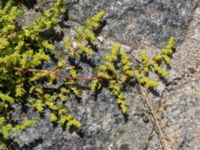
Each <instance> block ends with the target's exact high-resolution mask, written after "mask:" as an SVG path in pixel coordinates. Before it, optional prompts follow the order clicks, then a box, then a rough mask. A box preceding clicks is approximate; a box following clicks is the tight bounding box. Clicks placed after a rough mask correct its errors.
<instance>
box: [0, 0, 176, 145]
mask: <svg viewBox="0 0 200 150" xmlns="http://www.w3.org/2000/svg"><path fill="white" fill-rule="evenodd" d="M0 2H2V1H0ZM62 4H63V0H57V2H56V3H55V4H54V5H53V6H52V7H51V8H50V9H49V10H47V11H46V12H44V13H43V14H42V16H41V17H40V18H39V19H38V20H37V21H36V22H35V24H34V25H29V26H27V27H25V28H21V27H20V25H18V23H17V21H16V19H17V17H19V16H20V15H21V14H22V13H23V12H22V11H21V10H20V9H19V8H18V7H17V6H16V5H15V2H14V1H13V0H8V1H7V3H6V5H5V6H2V9H1V10H0V136H2V138H0V139H4V140H6V139H8V138H9V132H16V131H19V130H25V129H26V128H27V127H29V126H31V125H34V124H35V123H36V121H35V120H27V121H24V122H22V123H19V124H15V125H14V124H12V123H11V120H10V118H8V116H7V115H6V113H8V112H9V110H10V108H11V107H12V105H13V104H15V103H16V104H19V105H23V104H24V103H25V104H26V105H27V106H28V107H33V108H34V109H35V110H37V111H38V112H39V113H42V112H44V110H46V109H49V110H50V121H51V122H57V123H59V124H60V125H61V126H66V125H67V126H68V127H71V126H75V127H81V126H82V124H81V123H80V122H79V121H78V120H76V118H75V117H74V115H73V112H70V110H68V109H67V108H66V107H65V103H66V101H67V98H68V96H69V95H71V94H74V95H75V96H79V95H81V90H80V89H79V87H80V86H79V84H80V83H79V82H80V81H82V80H88V81H90V85H89V87H90V89H91V90H93V91H94V92H95V91H96V90H97V89H100V88H106V87H107V88H108V89H109V90H111V91H112V92H113V95H114V96H115V97H116V103H117V104H118V105H119V106H120V108H121V110H122V112H123V113H127V102H126V98H125V95H124V93H123V90H122V88H123V86H125V85H126V84H128V83H129V82H132V80H133V79H136V81H137V82H138V83H139V84H142V85H144V86H145V87H146V88H148V89H149V88H154V87H156V86H157V85H158V81H153V80H151V79H150V78H149V75H148V74H149V72H150V71H151V72H155V73H157V74H158V75H159V76H160V77H162V78H165V77H167V76H168V73H167V71H166V70H164V69H163V68H162V67H161V64H162V63H163V62H165V63H166V64H167V65H168V64H169V63H170V55H172V52H173V51H172V48H173V45H174V38H173V37H171V38H170V40H169V43H168V44H167V46H166V47H165V48H163V49H162V51H161V54H156V55H155V56H154V57H153V58H149V57H148V56H147V54H146V52H145V51H142V52H141V60H140V61H139V63H138V64H137V65H132V63H131V61H130V60H129V57H128V55H127V53H126V51H125V50H122V49H121V46H120V44H116V45H115V46H114V47H113V49H111V51H110V53H109V54H108V55H106V56H105V58H104V60H105V61H104V63H103V64H99V66H98V67H97V68H93V69H94V72H96V74H95V75H94V76H92V77H87V76H79V70H78V69H77V65H78V64H70V63H69V59H74V60H76V59H79V58H80V57H81V56H82V55H85V56H86V57H88V58H92V57H93V53H94V51H93V49H92V48H91V43H93V42H95V41H96V36H95V33H94V31H95V30H97V29H98V28H99V27H100V23H101V19H102V18H103V16H104V14H105V13H104V12H103V11H100V12H99V13H97V14H96V15H94V16H92V17H90V18H88V19H87V20H86V21H85V24H84V25H83V27H80V28H77V30H76V32H75V35H74V36H71V37H69V38H65V39H64V40H63V41H64V44H65V46H66V50H65V51H64V52H61V53H60V54H59V55H58V56H57V58H58V61H56V62H55V61H52V55H51V54H54V53H56V52H55V49H56V48H55V46H54V45H53V44H52V43H50V42H49V41H47V40H45V39H44V38H43V37H42V36H41V34H40V33H41V32H42V31H45V30H47V29H50V28H52V27H53V26H54V25H57V23H58V20H57V18H58V16H59V15H60V14H62V13H64V12H65V11H66V10H65V9H64V8H63V7H62ZM65 56H67V59H66V57H65ZM52 62H53V65H52ZM44 63H46V64H48V63H49V64H51V66H54V67H53V68H44ZM135 66H137V67H135ZM63 72H67V73H63ZM60 78H62V79H63V80H62V82H61V83H60V82H59V79H60ZM57 83H60V85H59V87H57V88H56V89H53V88H52V87H53V86H54V85H57ZM105 84H106V85H105ZM0 145H4V144H3V140H2V142H1V143H0Z"/></svg>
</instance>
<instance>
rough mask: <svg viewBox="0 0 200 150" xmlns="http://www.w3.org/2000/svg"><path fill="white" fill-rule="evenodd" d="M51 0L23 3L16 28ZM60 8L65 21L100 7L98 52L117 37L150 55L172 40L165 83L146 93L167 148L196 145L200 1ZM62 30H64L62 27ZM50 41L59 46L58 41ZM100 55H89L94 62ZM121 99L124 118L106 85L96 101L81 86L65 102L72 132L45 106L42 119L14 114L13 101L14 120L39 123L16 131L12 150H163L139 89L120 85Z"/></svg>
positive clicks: (86, 2) (76, 0)
mask: <svg viewBox="0 0 200 150" xmlns="http://www.w3.org/2000/svg"><path fill="white" fill-rule="evenodd" d="M53 1H54V0H46V1H45V3H44V1H42V0H38V1H37V3H36V4H34V6H33V7H32V8H29V9H28V8H26V7H25V10H26V11H25V19H24V20H25V21H24V22H23V25H24V26H25V25H28V24H31V23H32V22H33V21H34V20H35V19H36V18H37V17H38V16H39V15H40V13H41V12H42V11H44V10H45V9H47V8H49V6H50V5H51V4H52V2H53ZM65 5H66V7H68V8H69V16H68V18H69V21H71V22H72V24H79V23H80V22H82V21H83V20H84V19H85V18H87V17H88V16H91V15H93V14H95V13H96V12H98V11H99V10H102V9H103V10H105V11H106V16H105V18H104V20H105V21H106V25H105V27H104V28H103V31H102V33H101V34H100V35H99V37H98V38H99V40H100V41H101V43H102V45H101V46H100V49H105V50H107V49H109V48H110V47H112V45H113V44H114V43H115V42H121V43H123V45H122V46H123V48H124V49H126V50H127V52H129V53H130V55H132V57H135V55H136V56H137V53H138V51H135V50H134V49H139V50H141V49H143V48H145V49H147V50H148V53H150V54H152V53H155V52H154V51H155V50H158V49H159V48H160V47H162V46H163V45H165V44H166V41H167V40H168V37H169V35H174V36H175V37H176V39H177V46H176V52H175V54H174V55H173V59H172V65H171V69H170V70H169V72H170V76H169V79H168V80H167V84H164V83H163V84H161V85H160V86H159V87H158V89H157V90H158V93H159V94H158V95H157V96H155V95H153V94H149V95H148V97H149V101H150V102H151V103H152V105H153V106H154V108H155V109H156V110H157V111H158V114H157V115H158V119H159V121H160V123H161V125H162V126H163V132H164V133H165V135H166V136H168V138H169V139H168V140H167V141H168V146H169V147H171V148H174V149H173V150H176V149H177V150H198V149H200V143H199V141H200V132H199V131H200V117H199V116H200V94H199V93H200V76H199V74H200V44H199V43H200V0H176V1H173V0H105V1H94V0H71V1H67V2H66V3H65ZM66 22H68V21H65V22H64V23H66ZM61 30H62V31H63V32H65V33H66V32H67V31H68V29H66V28H65V27H63V29H61ZM101 43H100V44H101ZM57 45H58V47H59V45H60V47H62V42H60V43H59V42H58V43H57ZM104 52H105V51H102V52H99V53H98V54H96V55H97V56H96V57H95V59H94V60H93V61H94V64H97V63H98V60H99V59H100V57H102V56H103V55H104V54H103V53H104ZM82 67H83V73H89V74H90V73H91V72H90V71H87V70H88V68H89V67H90V66H88V65H87V64H86V63H83V64H82ZM126 97H127V100H128V105H129V113H128V114H129V119H128V121H127V120H126V117H125V118H124V116H123V115H122V114H121V112H120V110H119V109H118V107H117V105H116V104H115V99H114V98H113V97H112V95H111V93H110V92H109V91H107V90H103V91H102V92H101V93H100V94H99V95H98V97H97V98H95V97H94V96H93V95H92V93H90V92H89V91H87V90H85V91H84V92H83V95H82V99H81V100H80V101H77V100H75V99H74V98H73V97H71V99H72V100H73V101H71V103H68V104H67V106H68V107H69V108H71V109H72V110H73V112H75V113H76V114H75V116H76V117H77V118H78V119H80V121H81V122H82V123H83V125H84V127H83V128H82V129H81V130H78V131H77V130H74V131H73V130H69V129H68V128H67V129H63V128H61V127H59V126H55V127H54V126H53V125H52V124H51V123H50V122H49V119H48V116H49V112H48V111H46V112H45V115H44V116H43V117H42V118H41V117H40V116H39V114H38V113H36V112H34V111H33V110H28V112H27V113H26V114H24V113H19V112H20V108H19V106H15V108H16V110H15V111H16V112H17V113H13V117H14V118H16V119H19V120H20V118H21V119H22V118H23V119H24V118H28V119H31V118H37V120H38V124H37V125H36V126H34V127H31V128H29V129H27V130H26V131H25V132H23V133H22V134H18V135H17V137H16V138H15V140H14V141H13V142H12V143H11V149H33V150H44V149H48V150H51V149H52V150H107V149H108V150H117V149H119V150H162V149H163V147H162V144H161V141H160V139H159V136H158V134H157V132H155V131H156V130H153V129H155V128H156V127H155V125H154V124H153V123H152V117H151V115H150V114H149V113H148V111H147V108H146V106H145V104H144V103H143V101H142V98H141V96H140V94H139V93H138V91H137V90H136V89H133V88H131V87H130V88H128V87H127V92H126ZM150 137H151V138H150ZM169 141H170V142H169ZM170 143H174V144H170Z"/></svg>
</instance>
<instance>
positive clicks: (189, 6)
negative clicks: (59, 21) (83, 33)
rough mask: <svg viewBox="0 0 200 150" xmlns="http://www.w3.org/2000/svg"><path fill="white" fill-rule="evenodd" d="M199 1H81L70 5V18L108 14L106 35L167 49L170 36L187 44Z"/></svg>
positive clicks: (122, 40)
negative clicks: (186, 35)
mask: <svg viewBox="0 0 200 150" xmlns="http://www.w3.org/2000/svg"><path fill="white" fill-rule="evenodd" d="M198 2H199V0H176V1H173V0H106V1H94V0H77V1H76V3H73V4H69V6H70V7H69V9H70V11H69V19H73V20H84V19H85V18H87V17H88V16H91V15H93V14H94V13H95V12H98V11H100V10H104V11H105V12H106V17H105V19H106V22H107V26H106V27H105V32H106V33H107V34H108V36H111V37H114V38H115V39H116V40H117V41H120V42H123V43H126V44H128V45H131V46H134V47H137V46H139V45H138V44H139V43H138V41H139V40H140V39H141V38H146V39H148V40H149V41H151V42H152V43H153V44H155V45H156V46H163V45H164V44H165V42H166V41H167V40H168V38H169V36H170V35H174V36H176V38H177V40H178V41H183V40H184V36H185V30H187V27H188V25H189V23H190V21H191V20H192V17H191V16H192V13H193V10H194V9H195V8H196V7H197V5H198Z"/></svg>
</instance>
